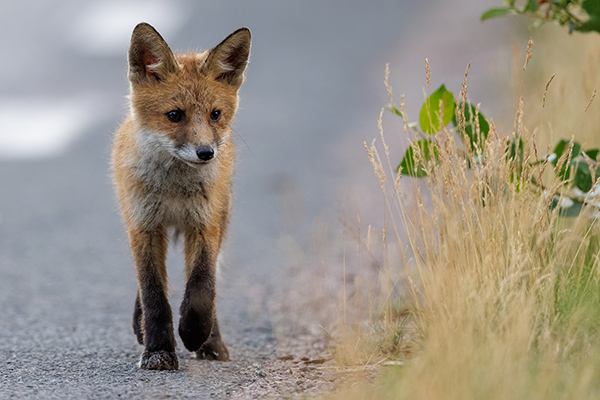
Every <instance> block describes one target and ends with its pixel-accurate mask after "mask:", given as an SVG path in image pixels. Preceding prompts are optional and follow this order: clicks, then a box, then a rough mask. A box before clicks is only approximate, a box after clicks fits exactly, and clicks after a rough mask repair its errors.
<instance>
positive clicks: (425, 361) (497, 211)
mask: <svg viewBox="0 0 600 400" xmlns="http://www.w3.org/2000/svg"><path fill="white" fill-rule="evenodd" d="M534 3H535V4H536V7H537V8H535V7H534ZM575 3H576V4H575ZM591 3H594V4H596V3H600V2H596V1H591V0H587V1H583V2H581V1H579V2H576V1H566V2H565V1H561V2H559V1H553V2H549V1H539V2H537V1H534V2H531V1H530V2H526V3H525V5H518V4H517V5H515V2H514V1H512V2H507V5H506V7H505V8H503V10H512V11H510V12H509V11H507V12H505V13H504V14H509V13H529V12H531V13H534V12H536V13H541V12H545V11H544V10H545V9H542V8H543V7H547V8H548V9H549V10H550V11H548V13H547V16H546V14H543V15H542V17H543V18H549V19H551V18H552V16H553V15H563V14H560V13H559V11H560V10H559V8H560V6H561V5H564V6H565V7H564V9H563V11H565V10H566V11H569V12H571V11H572V10H571V9H570V8H569V7H570V6H577V7H579V8H578V9H577V11H573V12H576V15H579V16H580V17H578V18H583V17H584V16H582V14H584V13H585V12H587V13H588V14H589V16H588V17H585V18H586V19H585V21H591V20H592V19H594V18H596V17H595V14H593V12H595V11H594V10H595V8H594V9H593V8H592V6H591ZM524 7H530V9H527V8H524ZM566 11H565V12H566ZM553 12H554V13H555V14H552V13H553ZM489 13H490V12H488V15H485V14H484V16H485V17H486V18H489V17H490V15H489ZM496 13H497V15H498V16H499V15H501V14H502V13H501V12H500V11H496ZM492 16H496V15H492ZM558 22H560V23H561V24H564V25H567V26H569V29H570V30H575V31H585V30H584V29H582V27H584V26H586V25H584V24H585V22H582V24H581V25H577V26H573V25H571V24H570V23H569V22H568V21H567V22H564V21H563V20H559V21H558ZM563 22H564V23H563ZM591 30H593V29H591ZM565 36H566V35H565ZM568 40H569V38H567V41H564V40H562V39H561V40H558V41H557V42H556V46H559V45H560V44H561V43H568ZM578 43H579V42H578ZM533 46H534V44H533V41H531V40H530V41H529V43H528V44H526V45H525V44H524V45H523V51H522V53H521V54H522V59H520V60H519V62H520V66H519V67H520V68H519V74H520V75H519V76H518V77H517V78H516V80H518V81H519V82H524V81H525V79H526V78H529V79H530V80H531V81H532V82H530V83H522V84H521V85H520V86H519V90H518V94H517V95H516V100H515V109H516V112H515V115H514V120H513V124H512V126H509V127H508V128H504V129H501V128H499V126H500V125H498V127H497V126H496V124H495V122H494V118H492V117H490V116H489V115H487V114H485V112H484V110H485V104H481V105H480V104H478V103H476V102H475V101H472V100H471V99H470V98H469V93H468V72H469V67H467V68H466V72H465V75H464V79H463V81H462V85H461V86H460V87H461V90H460V93H456V94H455V93H452V92H451V91H449V90H448V89H447V87H446V86H445V85H436V86H434V88H433V89H432V88H431V86H432V85H431V80H432V78H431V74H430V71H429V65H428V64H427V65H426V76H427V78H426V86H427V88H428V93H429V95H428V97H427V99H426V100H425V102H424V104H423V106H422V108H421V112H420V115H419V116H418V117H417V118H411V116H409V115H407V114H406V112H405V110H404V103H405V101H407V100H405V99H404V97H401V98H400V100H399V101H397V99H395V98H394V95H393V93H392V90H391V88H390V87H389V86H387V75H386V86H387V88H388V92H389V96H390V104H389V105H388V106H387V107H386V108H387V110H384V111H382V113H384V112H385V113H390V112H391V113H392V114H393V115H395V116H396V117H397V118H401V119H402V121H403V126H404V132H405V134H406V136H407V138H408V139H409V145H408V147H407V148H406V149H405V150H404V151H403V152H400V151H399V150H398V149H393V148H389V147H388V146H387V144H386V140H385V139H386V135H389V134H390V133H388V132H385V128H384V126H383V124H382V122H381V120H380V133H381V135H380V137H378V138H377V139H376V140H373V141H372V142H370V143H365V147H366V150H367V154H368V157H369V159H370V161H371V163H372V165H373V168H374V171H375V176H376V177H377V179H378V180H379V183H380V187H381V191H382V199H383V202H382V213H383V220H384V221H385V223H384V225H383V226H382V227H381V232H378V233H374V232H372V230H371V227H369V229H368V231H367V232H364V230H363V232H361V231H360V228H359V232H358V237H359V240H358V247H359V255H360V254H361V252H362V254H363V255H362V256H361V257H363V258H366V256H365V254H366V253H368V254H370V255H371V256H372V257H373V259H374V260H375V262H372V263H371V264H372V265H375V268H376V270H377V271H376V273H375V275H374V278H373V279H374V282H375V283H374V284H372V285H368V284H366V283H365V282H362V283H361V286H360V288H362V290H363V291H365V292H366V293H363V294H362V298H363V299H368V300H367V302H366V304H368V306H365V308H368V310H367V311H366V312H365V313H364V314H363V317H364V318H363V319H362V320H361V319H360V318H355V319H349V318H347V313H346V310H347V309H353V308H354V306H355V304H356V302H355V300H354V299H353V298H351V296H349V295H347V294H345V296H344V300H343V302H344V304H342V305H340V307H338V308H339V309H340V310H344V311H343V313H342V314H343V323H344V326H345V328H344V330H343V333H344V334H343V335H342V336H340V338H339V339H338V340H337V345H336V346H334V357H335V359H336V361H337V362H338V364H342V365H348V366H357V365H358V366H362V368H363V371H375V372H373V373H370V374H367V375H368V378H367V379H365V380H364V381H362V382H360V383H358V384H356V385H354V386H352V387H346V388H344V387H343V388H340V389H339V390H338V391H337V392H335V393H333V394H331V395H329V396H327V397H326V398H332V399H369V398H373V399H404V398H406V399H563V398H577V399H592V398H593V399H595V398H598V397H599V396H600V226H599V222H598V217H599V216H600V189H599V179H598V178H599V177H600V170H598V165H599V164H598V161H599V160H600V154H599V153H600V152H599V150H598V146H600V134H599V133H600V131H599V130H598V126H600V121H599V118H600V117H599V116H598V115H599V114H600V113H599V112H598V111H597V110H598V104H597V102H598V99H596V89H595V83H596V82H597V80H598V78H600V76H599V75H598V72H597V71H600V59H598V58H594V57H591V56H588V52H589V54H592V52H595V53H600V46H599V45H598V44H597V43H596V42H593V41H590V42H585V44H584V47H581V48H580V50H581V51H580V52H581V53H582V54H581V57H579V58H576V59H572V60H569V62H570V63H571V65H570V67H569V68H568V69H567V70H569V71H570V74H571V75H569V76H564V75H559V74H557V73H555V71H554V70H553V66H552V65H549V64H548V62H547V61H548V60H550V59H552V57H551V56H550V55H548V60H544V62H543V63H539V64H538V66H537V67H535V68H536V69H535V76H534V77H532V74H531V73H529V74H528V68H531V66H530V65H529V64H530V61H531V59H532V57H533V48H534V47H533ZM578 46H581V43H579V44H578ZM581 60H586V61H584V62H582V61H581ZM521 67H522V68H521ZM556 67H557V69H559V68H558V66H556ZM561 70H565V69H561ZM590 71H591V72H590ZM540 77H543V78H542V79H540ZM574 77H575V78H576V79H574ZM582 77H587V78H582ZM586 79H587V80H586ZM574 80H575V81H576V82H577V84H573V81H574ZM575 99H576V100H575ZM388 115H389V114H388ZM557 130H558V131H557ZM394 134H395V133H394ZM363 224H364V223H363ZM359 226H360V225H359ZM374 238H378V239H374ZM377 240H378V245H377V246H379V247H377V248H376V249H374V244H373V243H374V242H377ZM345 285H348V283H345ZM355 287H358V284H356V285H355ZM358 290H359V289H356V288H355V290H354V291H353V295H352V296H354V297H355V298H358V297H361V295H360V293H359V294H356V293H354V292H356V291H358ZM354 311H355V312H356V310H354ZM365 316H367V317H365ZM373 366H375V367H373ZM359 369H360V368H359Z"/></svg>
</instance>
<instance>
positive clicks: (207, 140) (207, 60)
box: [112, 23, 250, 370]
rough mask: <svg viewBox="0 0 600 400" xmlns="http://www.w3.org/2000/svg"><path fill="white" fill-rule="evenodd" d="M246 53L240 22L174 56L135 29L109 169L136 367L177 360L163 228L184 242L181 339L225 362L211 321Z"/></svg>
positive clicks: (142, 28) (148, 30)
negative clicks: (129, 269)
mask: <svg viewBox="0 0 600 400" xmlns="http://www.w3.org/2000/svg"><path fill="white" fill-rule="evenodd" d="M249 55H250V31H249V30H248V29H247V28H241V29H239V30H237V31H235V32H233V33H232V34H231V35H229V36H228V37H227V38H226V39H225V40H223V41H222V42H221V43H220V44H219V45H217V46H216V47H214V48H213V49H211V50H208V51H206V52H204V53H188V54H173V53H172V52H171V49H170V48H169V46H168V45H167V43H166V42H165V41H164V40H163V38H162V37H161V36H160V34H159V33H158V32H157V31H156V30H155V29H154V28H153V27H152V26H150V25H148V24H146V23H141V24H139V25H137V26H136V27H135V29H134V30H133V34H132V36H131V45H130V47H129V81H130V83H131V86H130V87H131V89H130V95H129V101H130V110H129V115H128V116H127V117H126V119H125V120H124V122H123V123H122V124H121V126H120V127H119V128H118V130H117V131H116V133H115V137H114V145H113V151H112V168H113V181H114V185H115V191H116V195H117V199H118V202H119V205H120V209H121V213H122V214H123V218H124V220H125V225H126V228H127V234H128V237H129V244H130V247H131V252H132V255H133V261H134V264H135V268H136V272H137V279H138V290H137V297H136V299H135V308H134V312H133V330H134V332H135V334H136V336H137V340H138V342H139V343H140V344H143V345H144V346H145V349H144V352H143V353H142V356H141V359H140V363H139V366H140V367H141V368H145V369H158V370H173V369H178V368H179V362H178V360H177V355H176V353H175V335H174V333H173V317H172V314H171V307H170V305H169V302H168V290H167V271H166V267H165V260H166V254H167V245H168V235H167V229H173V230H175V231H177V232H179V233H181V234H182V236H183V238H184V241H185V243H184V251H185V277H186V287H185V294H184V297H183V302H182V303H181V307H180V313H181V318H180V320H179V335H180V336H181V339H182V341H183V344H184V345H185V347H186V348H187V349H188V350H190V351H193V352H196V356H197V357H198V358H207V359H213V360H222V361H226V360H229V352H228V351H227V347H226V346H225V344H224V343H223V341H222V340H221V334H220V332H219V323H218V321H217V314H216V307H215V297H216V287H215V269H216V263H217V256H218V254H219V250H220V248H221V244H222V243H223V238H224V236H225V230H226V228H227V225H228V223H229V214H230V210H231V203H232V191H231V180H232V175H233V163H234V146H233V141H232V134H231V123H232V120H233V118H234V115H235V112H236V110H237V106H238V90H239V88H240V86H241V85H242V81H243V80H244V70H245V69H246V65H247V64H248V57H249Z"/></svg>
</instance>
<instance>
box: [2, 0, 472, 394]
mask: <svg viewBox="0 0 600 400" xmlns="http://www.w3.org/2000/svg"><path fill="white" fill-rule="evenodd" d="M417 4H418V2H415V1H410V0H406V1H384V0H381V1H374V2H360V1H328V2H323V1H320V0H308V1H296V2H269V1H266V0H257V1H252V2H249V1H218V2H217V1H213V2H196V1H191V0H190V1H170V2H166V1H163V2H161V1H128V2H120V1H119V2H117V1H102V2H100V1H89V2H85V4H84V3H82V2H76V1H69V0H62V1H56V2H52V3H50V2H37V1H33V0H27V1H21V2H10V3H8V2H4V3H3V4H2V5H0V36H1V37H2V38H4V40H3V41H2V43H0V54H2V62H0V398H116V397H117V396H120V397H125V398H146V397H159V398H161V397H165V398H166V397H175V398H185V397H191V398H209V397H210V398H228V397H229V396H230V394H231V393H233V392H235V391H236V390H239V388H241V387H244V386H245V385H249V384H250V383H252V382H254V381H256V380H257V379H259V378H260V377H257V374H256V370H257V369H260V366H261V363H265V362H268V361H269V360H272V359H273V358H274V357H275V348H276V345H277V344H276V341H275V338H274V334H273V329H272V326H271V319H270V317H269V315H268V311H267V308H266V307H265V302H266V300H267V299H268V298H269V296H270V293H272V292H273V291H274V290H275V289H276V288H281V287H285V284H286V283H285V282H286V281H285V278H286V268H287V264H286V260H285V258H284V257H283V255H282V253H281V251H280V250H279V246H278V240H279V239H280V237H281V235H282V233H284V232H286V233H290V232H292V231H293V233H294V234H298V235H302V234H303V232H305V231H306V230H307V229H309V227H310V221H311V220H312V219H313V218H314V216H315V215H317V214H318V213H320V212H322V211H323V210H331V209H335V205H336V202H337V201H338V200H339V199H338V198H337V197H336V194H337V191H336V190H337V187H338V184H339V182H342V181H344V179H351V174H352V173H353V171H352V170H348V169H347V166H348V165H355V164H357V163H363V164H361V165H364V166H365V168H366V169H367V171H369V166H368V161H367V160H366V157H365V158H364V159H360V161H358V160H356V161H355V160H343V158H344V153H343V152H342V151H340V148H341V149H343V148H345V147H344V146H346V145H347V143H348V142H352V146H355V147H357V148H358V153H359V154H360V152H361V151H362V150H361V143H362V137H365V136H366V137H374V136H375V135H376V134H377V130H376V120H377V117H378V116H379V110H380V107H381V106H382V105H383V104H385V102H386V101H387V94H386V92H385V90H384V89H383V86H382V84H381V80H382V76H383V71H384V68H385V63H386V62H389V61H394V60H396V59H398V57H400V56H399V55H398V50H399V49H401V48H405V49H407V48H410V46H408V45H407V43H408V42H410V40H412V37H411V36H410V35H409V34H408V30H409V27H410V29H412V31H413V32H416V30H415V28H416V27H415V25H414V21H415V16H416V15H419V14H418V12H419V10H420V9H421V8H423V7H421V6H417ZM141 21H146V22H149V23H151V24H153V25H154V26H155V27H156V28H157V29H158V31H159V32H161V33H162V34H163V36H164V37H165V39H166V40H167V42H168V43H169V44H170V45H171V47H172V48H173V49H177V50H182V51H186V50H195V49H197V48H199V47H200V48H203V49H206V48H208V47H211V46H213V45H215V44H217V43H218V42H219V41H220V40H222V39H223V38H224V37H225V36H226V35H228V34H229V33H230V32H232V31H233V30H235V29H237V28H238V27H241V26H247V27H249V28H250V29H251V30H252V34H253V47H252V55H251V63H250V65H249V68H248V72H247V80H246V83H245V84H244V86H243V87H242V90H241V93H240V94H241V108H240V110H239V112H238V117H237V120H236V123H235V132H236V141H237V144H238V146H239V151H238V154H239V156H238V164H237V176H236V181H235V198H236V200H235V205H234V214H233V219H232V224H231V227H230V231H229V235H228V237H229V238H228V242H227V244H226V246H225V262H224V265H223V269H222V271H221V275H220V279H219V284H218V293H219V299H218V302H219V303H218V306H219V315H220V321H221V328H222V332H223V337H224V340H225V341H226V343H228V345H229V349H230V353H231V359H232V361H231V362H229V363H218V362H208V361H199V360H195V359H192V357H191V355H190V354H189V353H188V352H186V351H185V349H184V348H183V346H182V345H181V343H180V344H179V355H180V365H181V368H180V370H179V371H176V372H149V371H142V370H140V369H138V368H137V366H136V363H137V360H138V358H139V355H140V353H141V351H142V348H141V346H139V345H137V344H136V343H135V338H134V335H133V333H132V330H131V313H132V310H133V302H134V297H135V290H136V289H135V288H136V283H135V277H134V270H133V266H132V262H131V257H130V254H129V249H128V246H127V243H126V237H125V232H124V229H123V226H122V223H121V220H120V217H119V215H118V211H117V206H116V202H115V200H114V197H113V193H112V187H111V182H110V171H109V168H108V160H109V153H110V143H111V135H112V132H113V130H114V129H115V128H116V127H117V125H118V123H119V121H120V120H121V118H122V117H123V115H124V113H125V108H126V101H125V95H126V93H127V90H128V87H127V81H126V56H125V55H126V50H127V46H128V41H129V35H130V32H131V29H132V28H133V27H134V25H135V24H136V23H137V22H141ZM402 42H403V43H404V45H401V43H402ZM468 61H469V60H468V59H467V60H466V61H464V62H463V61H462V60H461V64H460V65H461V67H460V68H461V69H463V70H464V67H463V65H464V64H466V62H468ZM421 64H422V60H419V61H418V65H419V67H418V68H421ZM440 69H441V67H440ZM459 78H461V77H460V75H459ZM413 80H415V79H413V78H410V77H409V78H407V81H409V82H411V81H413ZM418 85H419V87H420V86H422V85H423V83H422V82H420V83H419V84H418ZM364 126H369V127H370V128H372V130H371V131H369V132H368V133H365V132H364V131H362V128H363V127H364ZM341 143H346V144H344V145H341ZM340 160H343V161H340ZM285 196H288V197H289V196H292V197H296V198H301V200H302V202H301V204H302V207H300V208H299V209H297V211H298V212H297V215H296V222H295V225H293V227H292V228H290V224H289V221H287V220H286V219H285V218H283V217H282V213H283V211H282V207H283V206H282V198H283V197H285ZM286 221H287V222H286ZM179 251H180V249H179V248H176V247H171V248H170V255H169V259H168V268H169V273H170V291H171V304H172V306H173V308H174V309H175V310H177V308H178V306H179V302H180V299H181V297H182V286H183V285H182V282H183V278H182V269H183V268H182V266H183V262H182V257H181V256H180V255H179ZM257 293H258V294H257ZM307 295H310V294H307ZM175 314H177V313H175ZM290 318H293V316H290Z"/></svg>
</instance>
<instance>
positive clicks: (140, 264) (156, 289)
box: [128, 228, 179, 370]
mask: <svg viewBox="0 0 600 400" xmlns="http://www.w3.org/2000/svg"><path fill="white" fill-rule="evenodd" d="M128 233H129V240H130V244H131V251H132V253H133V259H134V262H135V266H136V270H137V277H138V297H137V299H136V307H135V311H134V322H133V326H134V331H135V333H136V336H137V337H138V341H140V339H141V342H143V344H144V345H145V349H144V352H143V353H142V357H141V359H140V367H141V368H144V369H157V370H172V369H178V368H179V362H178V360H177V355H176V354H175V336H174V334H173V316H172V314H171V306H170V305H169V301H168V299H167V270H166V266H165V261H166V256H167V244H168V238H167V234H166V232H165V230H164V229H163V228H157V229H155V230H153V231H145V230H141V229H129V231H128ZM138 305H139V306H138Z"/></svg>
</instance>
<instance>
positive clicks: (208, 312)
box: [179, 227, 229, 361]
mask: <svg viewBox="0 0 600 400" xmlns="http://www.w3.org/2000/svg"><path fill="white" fill-rule="evenodd" d="M219 228H220V227H215V228H214V229H213V228H207V229H202V230H201V229H197V228H190V229H188V231H187V232H186V237H185V256H186V275H187V283H186V288H185V294H184V297H183V301H182V303H181V308H180V312H181V318H180V320H179V336H181V339H182V341H183V344H184V345H185V347H186V348H187V349H188V350H190V351H194V352H197V354H198V355H199V356H201V355H202V354H203V353H204V354H209V355H208V356H206V357H201V358H211V359H218V360H223V361H225V360H228V359H229V353H228V351H227V348H226V347H225V344H224V343H223V341H222V340H221V334H220V332H219V325H218V322H217V318H216V307H215V298H216V278H215V272H216V263H217V255H218V252H219V247H220V244H221V243H220V242H221V239H222V238H221V233H220V229H219ZM215 354H216V355H215Z"/></svg>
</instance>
